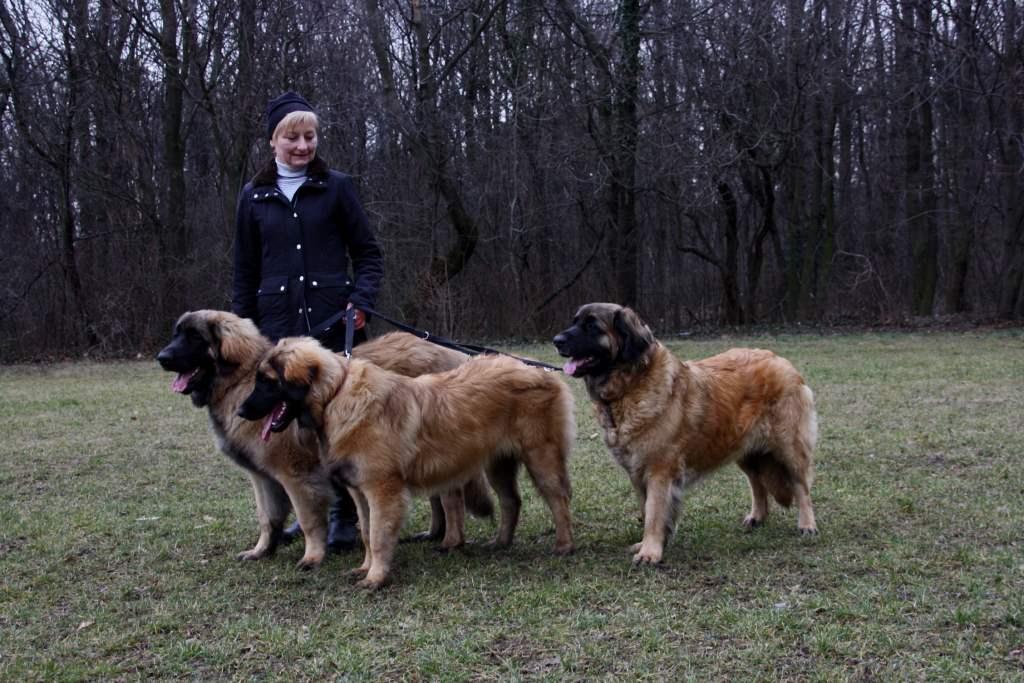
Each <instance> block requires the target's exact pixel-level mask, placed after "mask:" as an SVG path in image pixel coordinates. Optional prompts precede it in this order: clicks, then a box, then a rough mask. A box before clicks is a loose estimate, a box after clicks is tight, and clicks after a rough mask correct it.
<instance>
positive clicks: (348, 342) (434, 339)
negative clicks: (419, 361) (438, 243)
mask: <svg viewBox="0 0 1024 683" xmlns="http://www.w3.org/2000/svg"><path fill="white" fill-rule="evenodd" d="M359 310H361V311H363V312H364V313H367V314H369V315H372V316H376V317H377V318H380V319H381V320H383V321H385V322H387V323H390V324H391V325H393V326H395V327H397V328H398V329H400V330H402V331H403V332H408V333H409V334H412V335H415V336H417V337H419V338H420V339H423V340H424V341H428V342H431V343H432V344H437V345H438V346H443V347H445V348H448V349H452V350H453V351H458V352H460V353H464V354H466V355H468V356H479V355H481V354H483V355H498V356H508V357H510V358H515V359H516V360H517V361H519V362H520V363H526V364H527V365H532V366H533V367H535V368H543V369H545V370H549V371H555V372H561V371H562V368H559V367H556V366H554V365H548V364H547V363H542V362H541V361H539V360H533V359H531V358H520V357H519V356H514V355H512V354H511V353H504V352H502V351H498V350H497V349H490V348H487V347H486V346H477V345H476V344H463V343H461V342H456V341H452V340H451V339H446V338H445V337H441V336H438V335H435V334H431V333H430V332H427V331H426V330H418V329H416V328H415V327H412V326H410V325H406V324H405V323H403V322H399V321H397V320H394V319H392V318H389V317H388V316H386V315H384V314H383V313H381V312H380V311H375V310H373V309H372V308H366V307H365V306H360V307H359ZM355 313H356V312H355V309H354V308H349V309H347V310H344V311H339V312H337V313H335V314H334V315H332V316H331V317H330V318H328V319H327V320H325V321H323V322H322V323H320V324H319V325H317V326H316V327H315V328H313V329H312V330H310V332H309V335H310V336H311V337H321V336H323V335H324V334H326V333H327V332H329V331H330V329H331V327H333V326H334V325H335V323H337V322H338V321H339V320H341V319H342V318H345V357H346V358H347V357H350V356H351V355H352V335H353V334H354V332H355V324H354V323H355Z"/></svg>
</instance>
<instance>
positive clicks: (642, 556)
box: [633, 544, 661, 565]
mask: <svg viewBox="0 0 1024 683" xmlns="http://www.w3.org/2000/svg"><path fill="white" fill-rule="evenodd" d="M633 564H636V565H640V564H661V548H655V547H651V546H645V545H643V544H641V545H640V549H639V552H638V553H637V554H636V555H634V556H633Z"/></svg>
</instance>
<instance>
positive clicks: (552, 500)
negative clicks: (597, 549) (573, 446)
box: [523, 445, 573, 555]
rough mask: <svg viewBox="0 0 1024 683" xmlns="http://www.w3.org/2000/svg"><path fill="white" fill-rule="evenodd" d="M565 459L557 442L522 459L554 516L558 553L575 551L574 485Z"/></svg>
mask: <svg viewBox="0 0 1024 683" xmlns="http://www.w3.org/2000/svg"><path fill="white" fill-rule="evenodd" d="M565 460H566V458H565V455H564V454H563V453H562V452H561V451H560V449H559V448H558V447H557V446H554V445H548V446H541V447H538V448H535V449H533V451H531V452H530V453H527V454H526V455H525V457H524V458H523V464H525V465H526V471H527V472H529V473H530V478H531V479H533V483H534V485H535V486H536V487H537V490H538V491H539V492H540V495H541V496H542V497H543V498H544V502H545V503H547V505H548V509H549V510H551V516H552V517H553V518H554V521H555V552H556V553H558V554H559V555H565V554H568V553H571V552H572V550H573V542H572V515H571V514H570V513H569V500H570V498H571V497H572V487H571V486H570V484H569V472H568V471H567V470H566V467H565Z"/></svg>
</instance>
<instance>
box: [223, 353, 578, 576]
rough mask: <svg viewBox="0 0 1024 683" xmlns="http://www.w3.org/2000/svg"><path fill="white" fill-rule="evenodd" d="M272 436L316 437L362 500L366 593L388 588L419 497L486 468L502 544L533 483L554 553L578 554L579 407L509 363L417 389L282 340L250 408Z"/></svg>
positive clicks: (549, 376)
mask: <svg viewBox="0 0 1024 683" xmlns="http://www.w3.org/2000/svg"><path fill="white" fill-rule="evenodd" d="M239 414H240V415H242V416H243V417H246V418H248V419H252V420H259V419H264V420H265V422H264V425H265V426H264V429H269V430H271V431H273V432H279V431H283V430H285V429H287V428H288V426H289V425H290V424H291V423H292V421H294V420H298V422H299V423H300V424H301V425H303V426H304V427H307V428H308V429H304V430H302V431H306V432H308V433H310V434H316V435H317V436H318V438H319V441H320V457H321V460H322V462H323V464H324V468H325V470H327V471H329V472H331V474H332V476H336V477H338V478H340V479H343V480H344V481H345V482H346V483H347V485H348V488H349V492H350V493H351V494H352V497H353V498H354V499H355V501H356V507H357V510H358V512H359V528H360V532H361V533H362V535H363V545H364V546H365V548H366V555H365V557H364V560H363V564H362V565H361V566H360V567H359V568H357V569H355V570H353V572H352V573H353V574H354V575H356V576H358V577H361V580H360V581H359V584H358V585H359V586H361V587H364V588H371V589H373V588H377V587H379V586H381V585H382V584H383V583H384V582H385V581H386V580H387V578H388V575H389V573H390V570H391V560H392V557H393V554H394V549H395V541H396V540H397V534H398V529H399V527H400V525H401V523H402V518H403V516H404V514H405V510H406V507H407V505H408V499H409V496H410V495H411V494H414V493H420V494H423V493H426V494H430V493H435V492H449V493H443V495H442V503H443V504H444V505H445V509H446V510H447V506H448V499H449V496H450V492H451V491H457V490H458V486H459V485H461V484H462V483H463V482H465V481H466V480H468V479H470V478H472V477H474V476H477V475H478V473H479V472H481V471H482V470H484V469H486V471H487V479H488V481H489V482H490V484H491V486H492V487H493V488H494V490H495V492H496V493H497V495H498V500H499V503H500V507H501V521H500V525H499V529H498V533H497V535H496V537H495V538H494V540H493V541H492V544H494V545H498V546H506V545H509V544H510V543H511V542H512V537H513V535H514V533H515V528H516V525H517V523H518V520H519V510H520V507H521V502H522V501H521V498H520V496H519V491H518V484H517V481H516V474H517V471H518V468H519V465H520V464H522V465H524V466H525V467H526V469H527V471H528V472H529V473H530V477H531V478H532V480H533V483H534V485H535V486H536V487H537V490H538V491H539V492H540V494H541V496H542V497H543V498H544V501H545V502H546V503H547V505H548V508H549V509H550V510H551V514H552V517H553V518H554V522H555V552H556V553H568V552H570V551H571V550H572V548H573V541H572V521H571V518H570V515H569V499H570V496H571V491H570V485H569V474H568V468H567V461H568V458H569V453H570V451H571V449H572V446H573V441H574V438H575V423H574V416H573V399H572V394H571V392H570V391H569V388H568V387H567V386H566V385H565V383H564V382H562V380H561V379H559V378H558V377H557V376H556V375H555V374H553V373H549V372H545V371H543V370H540V369H537V368H532V367H530V366H528V365H525V364H524V363H522V362H520V361H518V360H515V359H512V358H508V357H506V356H478V357H476V358H473V359H471V360H469V361H468V362H466V363H464V364H463V365H461V366H460V367H458V368H456V369H455V370H450V371H448V372H442V373H437V374H431V375H421V376H419V377H415V378H407V377H402V376H400V375H397V374H395V373H391V372H388V371H386V370H383V369H381V368H379V367H377V366H375V365H372V364H370V363H366V362H363V361H361V360H359V359H356V358H352V359H351V360H348V361H345V360H344V359H343V358H341V357H339V356H337V355H335V354H333V353H331V352H329V351H327V350H326V349H324V348H323V347H322V346H320V344H318V343H317V342H316V341H314V340H313V339H309V338H285V339H282V340H280V341H279V342H278V343H277V346H275V347H274V348H273V349H272V350H271V351H270V352H269V353H267V354H266V355H265V356H264V358H263V360H262V361H261V362H260V364H259V367H258V369H257V371H256V381H255V385H254V387H253V391H252V394H251V395H250V396H249V398H248V399H246V401H245V403H243V404H242V406H241V408H240V409H239Z"/></svg>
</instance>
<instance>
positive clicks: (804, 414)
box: [778, 386, 818, 534]
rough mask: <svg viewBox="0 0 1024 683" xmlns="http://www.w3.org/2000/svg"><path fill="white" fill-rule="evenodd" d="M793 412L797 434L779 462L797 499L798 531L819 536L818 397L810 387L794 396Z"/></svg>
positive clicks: (781, 455)
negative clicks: (815, 493) (814, 497)
mask: <svg viewBox="0 0 1024 683" xmlns="http://www.w3.org/2000/svg"><path fill="white" fill-rule="evenodd" d="M792 398H793V400H792V402H791V404H790V407H791V409H792V410H793V412H794V414H795V415H796V416H797V417H796V419H795V420H794V422H795V424H796V433H795V434H794V435H793V438H792V439H790V440H789V443H788V444H787V446H788V448H786V449H784V450H783V451H782V452H780V453H779V456H780V457H779V458H778V460H779V463H780V465H781V466H784V467H785V469H786V471H787V474H788V475H789V479H790V482H791V488H792V492H793V495H794V497H795V498H796V503H797V510H798V517H797V528H798V529H799V530H800V533H801V534H816V533H818V526H817V523H816V522H815V520H814V506H813V505H812V504H811V484H812V483H813V481H814V446H815V444H816V442H817V440H818V416H817V413H816V412H815V410H814V394H813V393H811V390H810V389H809V388H807V387H806V386H802V387H800V391H799V392H798V393H795V394H793V395H792Z"/></svg>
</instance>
